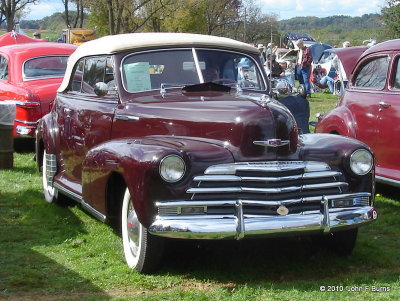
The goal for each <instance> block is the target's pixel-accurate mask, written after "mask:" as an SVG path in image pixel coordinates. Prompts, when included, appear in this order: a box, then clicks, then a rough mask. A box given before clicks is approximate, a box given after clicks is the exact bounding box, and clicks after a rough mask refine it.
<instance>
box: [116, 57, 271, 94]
mask: <svg viewBox="0 0 400 301" xmlns="http://www.w3.org/2000/svg"><path fill="white" fill-rule="evenodd" d="M122 77H123V83H124V88H125V90H126V91H128V92H132V93H133V92H142V91H149V90H153V89H160V88H161V87H162V86H166V85H170V86H187V85H193V84H199V83H205V82H214V83H217V84H222V85H226V86H229V87H237V86H239V87H241V88H245V89H252V90H265V84H264V81H263V78H262V75H261V72H260V70H259V68H258V67H257V64H256V62H255V61H254V60H253V58H251V57H249V56H247V55H245V54H241V53H236V52H228V51H221V50H208V49H196V50H194V49H175V50H162V51H149V52H142V53H139V54H133V55H129V56H127V57H126V58H125V59H124V60H123V62H122Z"/></svg>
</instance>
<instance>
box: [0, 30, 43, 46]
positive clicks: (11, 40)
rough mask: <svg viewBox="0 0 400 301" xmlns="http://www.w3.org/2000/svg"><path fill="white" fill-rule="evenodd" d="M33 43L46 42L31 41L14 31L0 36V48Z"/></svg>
mask: <svg viewBox="0 0 400 301" xmlns="http://www.w3.org/2000/svg"><path fill="white" fill-rule="evenodd" d="M34 42H47V40H46V39H33V38H30V37H28V36H26V35H23V34H21V33H16V32H15V31H12V32H7V33H5V34H3V35H1V36H0V46H6V45H12V44H21V43H34Z"/></svg>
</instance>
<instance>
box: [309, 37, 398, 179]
mask: <svg viewBox="0 0 400 301" xmlns="http://www.w3.org/2000/svg"><path fill="white" fill-rule="evenodd" d="M399 58H400V40H392V41H387V42H383V43H380V44H377V45H375V46H372V47H371V48H369V49H368V50H366V51H365V52H363V54H362V55H361V56H360V58H359V59H358V61H357V63H356V64H355V67H354V70H353V72H352V73H351V75H350V78H349V84H348V87H347V89H346V90H345V93H344V94H343V95H342V97H341V98H340V99H339V102H338V105H337V107H336V108H335V109H333V110H332V111H331V112H329V113H328V114H326V115H325V116H323V117H321V119H320V120H319V121H318V123H317V126H316V132H318V133H332V134H340V135H344V136H348V137H352V138H356V139H358V140H360V141H363V142H364V143H366V144H368V145H369V146H370V147H371V148H372V150H373V152H374V154H375V156H376V179H377V181H379V182H383V183H387V184H391V185H395V186H400V160H399V150H400V140H399V139H397V137H399V134H400V127H399V126H398V124H399V123H400V96H399V95H400V64H399ZM350 71H351V69H350Z"/></svg>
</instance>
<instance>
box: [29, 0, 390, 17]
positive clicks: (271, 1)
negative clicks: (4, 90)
mask: <svg viewBox="0 0 400 301" xmlns="http://www.w3.org/2000/svg"><path fill="white" fill-rule="evenodd" d="M254 2H255V3H256V4H258V5H260V6H261V7H262V9H263V12H264V13H267V14H269V13H274V14H276V15H278V18H279V20H284V19H290V18H292V17H296V16H316V17H320V18H322V17H328V16H333V15H347V16H361V15H363V14H368V13H380V10H381V8H382V7H383V6H385V5H386V1H385V0H311V1H310V0H254ZM29 9H30V12H29V13H28V14H27V16H26V17H25V18H24V19H30V20H36V19H42V18H43V17H46V16H50V15H51V14H53V13H55V12H62V11H63V10H64V6H63V3H62V1H61V0H40V1H39V4H37V5H30V6H29Z"/></svg>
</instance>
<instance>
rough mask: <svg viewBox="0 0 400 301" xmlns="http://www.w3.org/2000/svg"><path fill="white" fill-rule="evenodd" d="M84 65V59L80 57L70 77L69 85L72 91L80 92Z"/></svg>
mask: <svg viewBox="0 0 400 301" xmlns="http://www.w3.org/2000/svg"><path fill="white" fill-rule="evenodd" d="M84 66H85V60H84V59H82V60H80V61H79V63H78V65H77V67H76V69H75V72H74V76H73V77H72V86H71V90H72V91H76V92H81V89H82V77H83V68H84Z"/></svg>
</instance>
